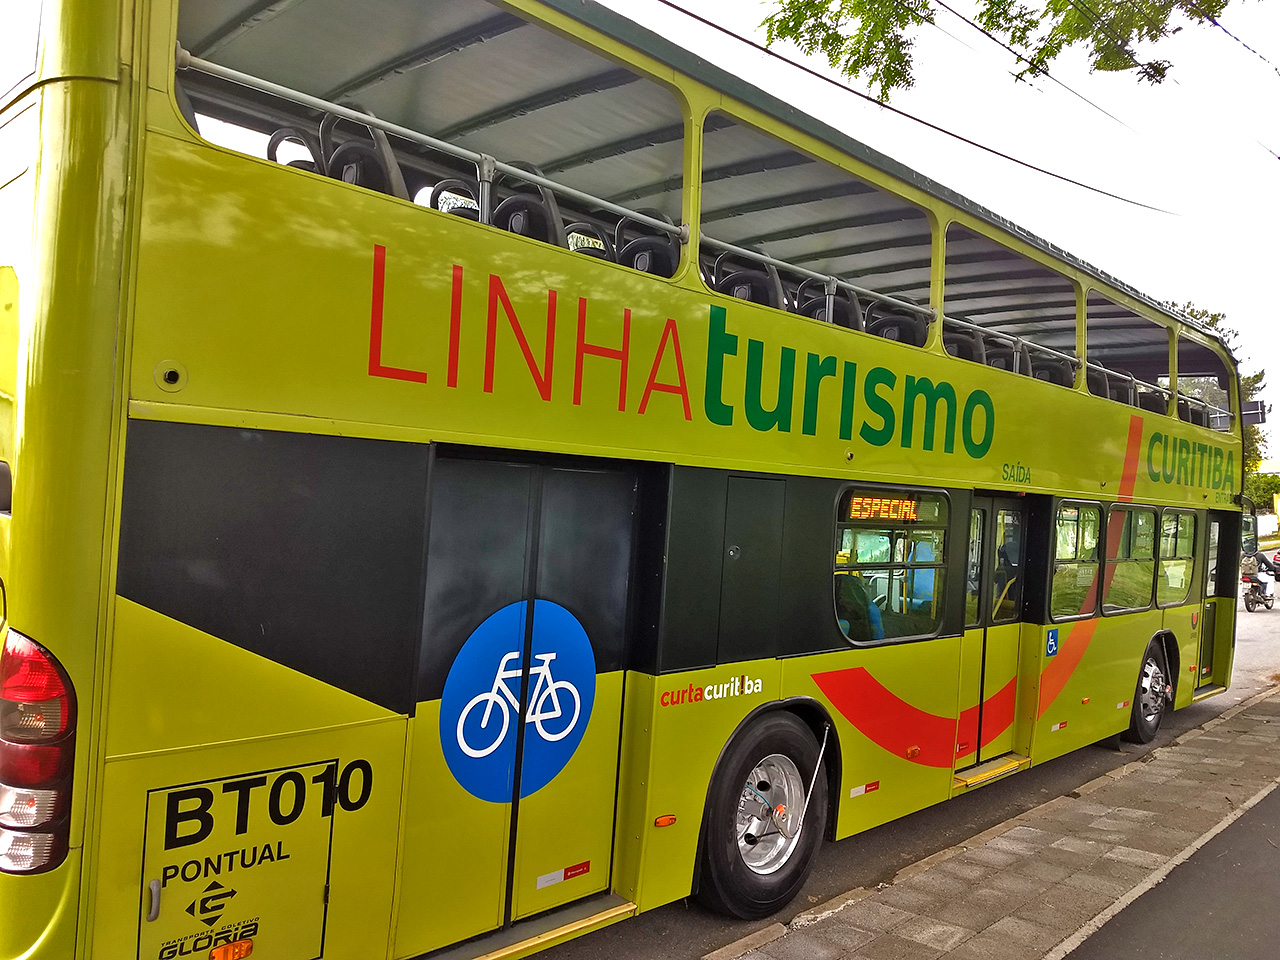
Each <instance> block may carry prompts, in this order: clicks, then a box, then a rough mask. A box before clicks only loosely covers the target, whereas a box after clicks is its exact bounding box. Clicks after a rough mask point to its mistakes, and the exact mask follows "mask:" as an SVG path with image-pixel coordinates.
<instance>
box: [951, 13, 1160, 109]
mask: <svg viewBox="0 0 1280 960" xmlns="http://www.w3.org/2000/svg"><path fill="white" fill-rule="evenodd" d="M934 2H935V3H937V5H938V6H940V7H941V8H942V9H943V10H946V11H947V13H949V14H951V15H952V16H953V17H959V18H960V19H961V20H963V21H964V22H965V23H967V24H968V25H969V26H971V27H973V29H975V30H977V31H978V32H979V33H981V34H982V35H983V36H984V37H986V38H987V39H988V40H991V41H992V42H994V43H998V44H999V45H1000V46H1002V47H1004V48H1005V49H1006V50H1008V51H1009V52H1010V53H1012V54H1013V55H1014V56H1015V57H1017V58H1018V59H1019V60H1021V61H1022V62H1023V63H1025V64H1026V65H1027V66H1028V67H1031V68H1032V71H1031V74H1032V76H1038V75H1040V74H1041V73H1043V75H1044V76H1045V77H1047V78H1048V79H1050V80H1052V81H1053V82H1054V83H1056V84H1057V85H1058V86H1060V87H1061V88H1062V89H1063V90H1066V91H1067V93H1069V94H1071V95H1072V96H1073V97H1078V98H1079V99H1081V100H1083V101H1084V102H1085V103H1087V104H1088V105H1089V106H1091V107H1093V109H1095V110H1097V111H1098V112H1099V113H1101V114H1104V115H1105V116H1108V117H1110V118H1111V119H1112V120H1114V121H1115V122H1116V123H1118V124H1120V126H1122V127H1124V128H1125V129H1126V130H1133V127H1131V126H1129V125H1128V124H1127V123H1125V122H1124V121H1123V120H1121V119H1120V118H1119V117H1117V116H1116V115H1115V114H1114V113H1110V112H1108V111H1107V110H1104V109H1103V108H1102V107H1100V106H1098V105H1097V104H1096V103H1094V102H1093V101H1092V100H1090V99H1089V98H1088V97H1086V96H1085V95H1084V94H1083V93H1079V92H1078V91H1076V90H1073V89H1072V88H1071V87H1069V86H1067V85H1066V84H1065V83H1063V82H1062V81H1061V80H1059V79H1058V78H1057V77H1055V76H1054V75H1053V74H1051V73H1050V72H1049V68H1048V67H1040V68H1036V67H1035V65H1034V64H1033V63H1032V62H1031V61H1030V60H1028V59H1027V57H1026V55H1025V54H1022V53H1019V52H1018V51H1017V50H1015V49H1013V47H1011V46H1009V44H1007V43H1005V42H1004V41H1003V40H1001V39H1000V38H999V37H997V36H996V35H995V34H994V33H992V32H991V31H989V30H988V29H987V28H986V27H984V26H982V24H980V23H975V22H974V21H973V20H970V19H969V18H968V17H966V16H965V15H964V14H963V13H960V12H959V11H958V10H956V9H955V8H954V7H951V6H949V5H948V4H947V3H945V2H944V0H934ZM1133 132H1134V133H1137V131H1136V130H1133Z"/></svg>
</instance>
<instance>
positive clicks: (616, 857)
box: [613, 671, 679, 902]
mask: <svg viewBox="0 0 1280 960" xmlns="http://www.w3.org/2000/svg"><path fill="white" fill-rule="evenodd" d="M657 683H658V678H656V677H652V676H650V675H649V674H647V673H637V672H634V671H627V673H626V680H625V688H624V693H623V698H622V745H621V752H620V755H619V759H618V815H617V824H616V826H615V827H614V837H613V891H614V893H617V894H619V895H620V896H623V897H626V898H627V899H628V900H631V901H632V902H636V901H637V898H638V897H639V889H640V878H641V876H642V875H643V872H644V863H645V852H646V850H647V843H648V839H649V830H650V829H652V827H653V818H652V817H649V816H648V813H649V805H648V802H647V801H648V792H649V783H650V782H651V781H652V779H653V749H652V748H653V739H652V738H651V737H650V736H649V731H650V730H652V729H653V723H654V719H655V717H654V708H655V705H656V704H657V702H658V701H657V699H656V697H655V696H654V693H653V691H654V687H655V686H656V684H657ZM676 823H677V824H678V823H679V820H678V819H677V821H676ZM666 829H670V828H669V827H668V828H666Z"/></svg>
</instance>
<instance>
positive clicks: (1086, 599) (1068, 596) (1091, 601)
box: [1049, 503, 1102, 620]
mask: <svg viewBox="0 0 1280 960" xmlns="http://www.w3.org/2000/svg"><path fill="white" fill-rule="evenodd" d="M1101 527H1102V510H1101V508H1100V507H1099V506H1096V505H1094V504H1080V503H1064V504H1062V506H1060V507H1059V508H1058V518H1057V523H1056V525H1055V540H1056V542H1055V545H1054V554H1053V587H1052V590H1051V594H1050V601H1049V609H1050V613H1051V614H1052V616H1053V618H1054V619H1055V620H1058V619H1064V618H1068V617H1084V616H1089V615H1090V614H1091V613H1093V612H1094V609H1095V608H1096V605H1097V582H1098V533H1099V530H1100V529H1101Z"/></svg>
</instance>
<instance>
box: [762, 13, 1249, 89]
mask: <svg viewBox="0 0 1280 960" xmlns="http://www.w3.org/2000/svg"><path fill="white" fill-rule="evenodd" d="M1227 3H1228V0H1045V2H1044V3H1043V4H1034V3H1032V4H1028V3H1024V2H1022V0H978V7H977V12H976V14H975V15H974V17H973V19H972V20H971V21H970V22H972V23H973V24H974V25H975V26H977V27H979V28H980V29H982V30H983V31H984V32H985V33H987V34H988V35H989V36H991V37H992V39H994V40H996V41H997V42H999V43H1002V44H1003V45H1005V46H1006V48H1007V49H1010V50H1012V52H1013V53H1014V55H1015V56H1017V57H1018V58H1019V60H1020V61H1021V62H1022V64H1023V66H1022V69H1021V70H1020V71H1019V73H1018V74H1017V76H1020V77H1021V76H1042V75H1047V74H1048V72H1049V64H1050V63H1052V61H1053V60H1054V59H1056V58H1057V57H1058V56H1059V55H1060V54H1061V53H1062V52H1063V51H1064V50H1066V49H1067V48H1068V47H1074V46H1083V47H1085V48H1087V50H1088V52H1089V62H1090V65H1091V67H1092V68H1093V69H1094V70H1106V71H1124V70H1132V71H1134V72H1135V74H1136V75H1137V76H1138V77H1139V78H1140V79H1142V80H1145V81H1147V82H1149V83H1160V82H1162V81H1163V80H1164V79H1165V78H1166V77H1167V76H1168V74H1169V70H1170V68H1171V67H1172V66H1173V65H1172V64H1171V63H1170V62H1169V61H1168V60H1142V59H1140V58H1139V56H1138V55H1137V53H1136V52H1135V51H1134V46H1135V44H1138V43H1150V42H1155V41H1159V40H1162V39H1164V38H1165V37H1168V36H1171V35H1173V34H1175V33H1177V32H1178V31H1179V30H1181V29H1182V27H1183V24H1184V23H1190V24H1196V25H1203V24H1210V25H1212V26H1215V27H1218V28H1219V29H1223V30H1225V28H1224V27H1222V25H1221V24H1220V23H1218V19H1217V18H1218V17H1219V16H1221V15H1222V11H1223V10H1224V9H1225V8H1226V6H1227ZM773 6H774V10H773V12H772V13H770V14H769V16H768V17H767V18H766V19H765V21H764V28H765V31H766V37H767V42H768V43H769V44H771V45H772V44H773V43H775V42H777V41H779V40H785V41H790V42H792V43H794V44H795V45H796V46H797V47H799V48H800V50H801V51H803V52H804V53H805V54H809V55H812V54H821V55H822V56H824V57H825V58H826V59H827V62H828V63H829V64H830V65H831V66H832V68H834V69H836V70H838V71H839V72H840V73H842V74H844V75H845V76H847V77H851V78H858V79H861V80H862V81H864V82H865V83H866V84H867V85H868V87H869V88H870V89H871V91H872V93H873V94H875V96H876V97H878V98H879V99H880V100H882V101H884V102H888V100H889V97H890V96H891V95H892V94H893V92H894V91H895V90H903V89H907V88H909V87H911V86H913V85H914V83H915V74H914V66H915V64H914V61H913V59H912V49H913V47H914V40H913V39H912V37H911V32H912V31H913V30H914V29H915V28H917V27H920V26H922V25H924V24H926V23H933V22H934V19H935V17H936V16H937V13H938V11H939V10H945V11H947V12H949V13H952V14H953V15H955V16H957V17H961V18H963V19H968V18H967V17H965V16H964V15H963V14H962V13H960V12H959V11H957V10H955V9H954V8H952V7H950V6H948V5H947V3H946V2H945V0H775V3H774V4H773Z"/></svg>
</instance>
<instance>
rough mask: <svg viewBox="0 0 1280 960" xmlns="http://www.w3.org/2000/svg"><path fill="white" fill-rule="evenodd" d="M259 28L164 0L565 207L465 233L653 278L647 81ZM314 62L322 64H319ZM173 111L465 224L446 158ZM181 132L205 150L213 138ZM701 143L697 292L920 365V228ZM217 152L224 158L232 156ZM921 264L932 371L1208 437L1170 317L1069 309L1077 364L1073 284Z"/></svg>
mask: <svg viewBox="0 0 1280 960" xmlns="http://www.w3.org/2000/svg"><path fill="white" fill-rule="evenodd" d="M260 7H261V4H259V3H255V2H253V0H183V2H182V3H181V4H180V8H179V25H178V40H179V43H180V44H181V45H182V46H183V47H184V48H185V49H186V50H188V51H189V52H190V53H191V55H192V56H194V57H197V58H201V59H203V60H208V61H212V62H214V63H217V64H218V65H220V66H223V67H227V68H230V69H232V70H236V71H240V72H241V73H244V74H247V75H249V76H251V77H255V78H258V79H260V80H265V81H268V82H270V83H273V84H279V85H280V86H282V87H285V88H289V89H291V90H297V91H301V92H303V93H305V94H307V95H309V96H311V97H316V98H319V99H320V100H323V101H327V102H329V103H338V104H341V105H343V106H346V107H350V108H352V109H355V110H357V111H358V112H360V113H362V114H366V115H369V116H372V117H376V118H379V119H381V120H384V121H388V122H391V123H395V124H397V125H399V126H402V127H405V128H408V129H409V130H412V131H417V132H420V133H423V134H426V135H428V136H430V137H434V138H436V139H437V140H439V141H444V142H447V143H448V144H450V145H451V146H453V147H456V148H459V149H461V150H465V151H471V152H472V153H479V154H484V155H487V156H492V157H495V158H497V159H498V160H500V161H505V162H506V163H508V164H512V165H515V166H518V167H520V168H522V169H524V170H526V171H528V172H530V173H534V174H537V175H538V176H540V177H544V178H546V179H548V180H550V181H553V182H554V183H555V184H557V185H560V186H562V187H567V188H569V189H570V190H571V191H575V192H576V195H573V196H570V195H566V193H564V192H562V191H558V190H553V189H549V188H547V187H546V186H545V185H544V186H538V185H536V184H532V183H530V182H527V181H522V180H521V179H520V178H519V176H518V175H516V174H513V173H510V172H507V173H501V172H500V173H498V175H497V176H496V177H495V178H494V180H493V187H492V190H493V192H492V199H491V202H490V208H491V209H490V212H489V217H488V220H489V222H490V223H492V224H494V225H496V226H499V227H502V228H504V229H507V230H510V231H513V232H516V233H520V234H523V235H525V236H529V237H532V238H534V239H538V240H541V241H544V242H547V243H552V244H556V245H559V246H562V247H567V248H569V249H571V250H575V251H577V252H579V253H582V254H584V255H589V256H593V257H598V258H601V259H606V260H610V261H613V262H616V263H619V264H621V265H623V266H626V267H629V268H631V269H635V270H639V271H641V272H645V273H650V274H654V275H657V276H661V277H671V276H673V275H674V274H675V273H676V271H677V269H678V267H679V264H680V257H681V243H680V238H679V230H680V228H679V224H680V219H681V202H682V193H683V188H684V172H683V163H684V156H683V154H684V150H683V141H684V137H685V111H684V110H683V109H682V106H681V104H680V102H679V100H678V99H677V97H676V96H675V95H674V94H673V93H672V92H671V91H670V90H669V89H667V88H666V87H664V86H663V85H661V84H660V83H658V82H656V81H653V80H650V79H647V78H645V77H643V76H641V75H640V74H639V73H636V72H634V71H632V70H629V69H627V68H626V67H624V66H621V65H619V64H618V63H617V62H615V61H613V60H610V59H607V58H606V57H604V56H602V55H600V54H597V53H595V52H593V51H591V50H589V49H587V48H586V47H584V46H581V45H580V44H578V43H576V42H574V41H571V40H569V39H566V38H565V37H562V36H561V35H559V34H557V33H555V32H553V31H551V30H549V29H546V28H543V27H540V26H538V25H536V24H535V23H532V22H530V21H528V20H526V19H524V18H522V17H520V16H517V15H516V14H514V13H511V12H509V11H507V10H505V9H503V8H500V7H499V6H497V5H495V4H492V3H489V2H487V0H447V2H446V0H415V2H413V3H409V2H406V0H372V2H371V3H368V4H362V5H361V6H360V7H359V8H358V9H356V8H353V7H351V6H350V5H349V4H345V3H342V2H340V0H309V2H307V3H301V4H285V5H278V6H277V7H274V8H272V10H271V12H270V14H269V15H267V16H262V15H259V8H260ZM370 23H377V24H379V28H378V29H376V30H371V29H368V28H366V26H365V25H366V24H370ZM335 43H337V44H340V46H341V53H342V55H341V56H333V55H330V54H329V53H328V52H327V51H331V50H332V48H333V46H334V44H335ZM188 97H189V99H190V101H191V102H192V104H193V108H194V109H193V112H191V113H189V115H188V119H189V120H191V121H193V122H195V123H198V122H199V119H198V118H199V117H200V116H204V117H210V118H213V119H216V120H220V121H225V122H227V123H230V124H233V125H235V126H238V127H241V128H247V129H249V130H253V131H256V132H258V133H259V134H265V135H267V136H268V137H269V138H270V139H269V140H268V141H267V147H266V148H265V150H264V152H265V154H266V156H267V158H268V159H271V160H277V159H279V161H280V162H287V163H290V164H291V165H293V166H298V167H302V168H304V169H308V170H311V171H313V172H318V173H322V174H325V175H328V176H331V177H334V178H337V179H343V180H347V181H348V182H352V183H355V184H357V185H360V186H365V187H368V188H370V189H374V190H379V191H381V192H384V193H389V194H393V195H400V196H401V197H402V199H412V200H414V201H415V202H417V203H420V204H423V205H428V206H432V207H435V208H437V209H440V210H444V211H447V212H450V213H452V214H456V215H458V216H460V217H464V218H467V219H470V220H479V219H481V218H482V216H483V214H482V211H481V205H482V197H481V189H482V188H481V184H480V181H479V172H478V170H477V166H476V164H475V163H474V162H472V160H470V159H468V158H466V157H459V156H455V155H452V154H450V153H447V152H445V151H443V150H433V149H429V148H428V147H425V146H423V145H422V144H415V143H411V142H406V141H404V140H402V139H400V138H397V137H396V136H394V135H392V136H390V137H388V136H386V135H384V134H383V133H382V131H375V130H373V129H372V128H369V127H366V126H364V125H363V124H359V123H356V122H354V121H352V120H350V119H342V120H338V119H337V118H335V117H334V116H332V115H329V116H326V115H325V114H324V113H323V112H322V111H320V110H317V109H315V108H314V107H312V106H306V105H302V104H299V103H295V102H291V101H290V100H288V99H285V98H283V97H281V96H277V95H275V94H273V93H269V92H265V91H263V90H261V89H255V88H252V87H248V86H244V85H242V84H240V83H236V82H233V81H231V80H228V79H223V78H219V77H215V76H211V75H209V74H206V73H202V72H200V71H199V70H198V69H197V70H184V71H181V72H180V74H179V100H180V101H182V100H183V99H185V98H188ZM210 126H212V125H210ZM203 132H204V133H205V135H206V136H207V137H208V138H209V139H211V140H214V141H215V142H217V141H218V140H219V139H220V134H219V133H218V132H217V131H216V130H215V129H209V130H206V131H203ZM701 135H702V147H703V149H702V157H703V160H702V170H701V174H700V178H701V201H702V211H701V221H702V231H703V235H702V237H701V242H700V243H699V244H698V249H699V253H698V264H697V266H698V270H699V273H700V274H701V276H702V279H703V281H704V282H705V283H706V285H707V286H708V287H709V288H711V289H713V290H715V291H717V292H720V293H723V294H726V295H728V296H733V297H737V298H739V299H744V300H749V301H752V302H755V303H758V304H761V305H764V306H769V307H773V308H775V309H779V310H784V311H787V312H789V313H792V314H798V315H801V316H805V317H808V318H810V319H816V320H821V321H826V322H830V323H833V324H835V325H837V326H841V327H844V328H847V329H850V330H854V331H861V332H865V333H869V334H873V335H876V336H880V337H883V338H887V339H891V340H896V341H899V342H901V343H905V344H909V345H912V346H916V347H923V346H924V345H925V343H926V341H927V340H928V336H929V325H930V323H932V322H934V317H933V313H932V311H931V310H930V309H929V294H930V275H931V268H932V252H933V243H932V240H933V238H932V228H931V225H930V221H929V218H928V216H927V214H926V211H925V210H923V209H922V208H920V207H919V206H917V205H915V204H913V203H911V202H909V201H907V200H906V199H904V198H902V197H899V196H897V195H895V194H893V193H891V192H889V191H888V190H885V189H882V188H880V187H877V186H874V185H873V184H871V183H869V182H867V181H865V180H863V179H860V178H858V177H856V176H854V175H853V174H852V173H849V172H848V171H847V170H845V169H843V168H842V167H840V166H837V165H836V164H833V163H829V162H826V161H823V160H819V159H815V158H814V157H812V156H810V155H809V154H806V153H803V152H801V151H799V150H797V149H795V148H794V147H791V146H789V145H788V144H786V143H784V142H783V141H781V140H778V139H775V138H774V137H772V136H770V135H769V134H767V133H764V132H762V131H758V130H756V129H754V128H752V127H751V126H749V125H747V124H746V123H743V122H740V121H738V120H735V119H733V118H731V117H729V116H728V115H727V114H725V113H723V112H719V111H717V112H712V113H711V114H709V115H708V116H707V117H706V119H705V121H704V123H703V126H702V133H701ZM287 143H292V144H293V146H292V147H286V146H285V144H287ZM224 145H227V146H231V147H232V148H233V149H241V150H243V149H244V142H243V139H242V138H237V139H234V140H233V139H231V138H225V142H224ZM290 150H292V152H291V153H290V152H289V151H290ZM289 157H292V159H289ZM584 197H585V198H586V199H584ZM592 198H595V200H596V202H590V200H591V199H592ZM601 201H603V203H602V202H601ZM610 208H613V209H610ZM626 210H631V211H635V212H636V213H638V214H640V215H641V216H642V217H644V218H652V221H653V222H651V223H645V222H643V220H642V219H635V218H632V217H628V216H626V215H625V211H626ZM665 224H670V225H671V227H670V229H669V230H668V229H662V227H663V226H664V225H665ZM945 249H946V262H945V272H944V302H945V310H944V319H943V321H942V322H943V330H942V343H943V348H944V349H945V350H946V351H947V352H948V353H950V354H951V355H953V356H955V357H958V358H960V359H963V360H967V361H971V362H976V363H981V364H984V365H986V366H989V367H993V368H997V369H1003V370H1005V371H1007V372H1010V373H1013V374H1020V375H1024V376H1028V377H1034V378H1036V379H1039V380H1042V381H1046V382H1049V383H1054V384H1057V385H1060V386H1062V387H1065V388H1072V387H1074V386H1075V385H1076V383H1077V381H1078V380H1081V379H1082V386H1083V388H1084V389H1085V390H1087V391H1088V392H1090V393H1092V394H1093V395H1095V396H1098V397H1103V398H1107V399H1110V400H1113V401H1116V402H1120V403H1125V404H1128V405H1131V406H1134V407H1137V408H1140V409H1143V410H1146V411H1149V412H1153V413H1159V414H1164V413H1166V412H1170V413H1172V412H1175V411H1173V410H1170V403H1171V398H1172V395H1173V393H1174V391H1175V389H1176V392H1177V394H1178V400H1177V407H1176V414H1177V416H1179V417H1180V418H1181V419H1182V420H1184V421H1187V422H1190V423H1194V424H1197V425H1200V426H1205V427H1213V428H1216V429H1219V430H1227V429H1230V424H1231V414H1230V412H1229V408H1230V398H1229V397H1228V396H1227V395H1226V393H1225V391H1224V390H1223V389H1222V387H1223V385H1224V384H1225V383H1226V382H1227V373H1226V365H1225V363H1224V361H1223V359H1222V358H1221V357H1220V356H1219V355H1218V354H1217V353H1215V352H1214V351H1213V350H1212V349H1210V348H1209V347H1208V346H1206V345H1204V344H1203V343H1201V342H1197V341H1196V340H1193V339H1191V338H1189V337H1187V336H1185V335H1178V336H1177V338H1176V357H1177V372H1178V374H1179V375H1180V376H1181V377H1182V378H1184V379H1185V381H1186V383H1185V386H1178V385H1175V384H1174V383H1173V382H1172V380H1173V378H1172V365H1171V362H1170V360H1171V354H1172V353H1173V352H1174V350H1175V348H1173V347H1171V329H1172V328H1173V327H1175V326H1176V324H1175V323H1174V321H1172V320H1171V319H1162V320H1156V319H1153V318H1152V317H1148V316H1144V315H1143V314H1141V313H1139V312H1138V311H1136V310H1134V309H1132V308H1130V307H1128V306H1124V305H1122V304H1119V303H1116V302H1114V301H1112V300H1111V299H1110V298H1109V297H1107V296H1104V295H1103V294H1101V293H1098V292H1096V291H1094V290H1087V291H1086V292H1085V297H1086V301H1085V303H1086V309H1085V313H1086V349H1087V360H1088V362H1087V364H1086V363H1082V362H1081V359H1080V357H1079V356H1078V353H1077V322H1078V321H1077V313H1078V305H1077V298H1078V296H1079V293H1078V292H1077V286H1076V284H1075V282H1073V280H1071V279H1070V278H1068V277H1067V276H1065V275H1063V274H1061V273H1059V272H1057V271H1055V270H1053V269H1051V268H1049V267H1048V266H1045V265H1044V264H1042V263H1040V262H1038V261H1036V260H1034V259H1032V258H1030V257H1028V256H1025V255H1023V254H1021V253H1018V252H1016V251H1014V250H1013V249H1011V248H1010V247H1007V246H1005V245H1003V244H1001V243H999V242H997V241H995V240H993V239H990V238H989V237H986V236H984V235H982V234H980V233H978V232H976V231H974V230H972V229H970V228H968V227H966V226H963V225H961V224H959V223H955V222H953V223H950V224H948V225H947V227H946V246H945ZM836 281H838V283H836ZM1082 366H1083V368H1084V376H1083V378H1080V376H1079V371H1080V369H1081V367H1082Z"/></svg>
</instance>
